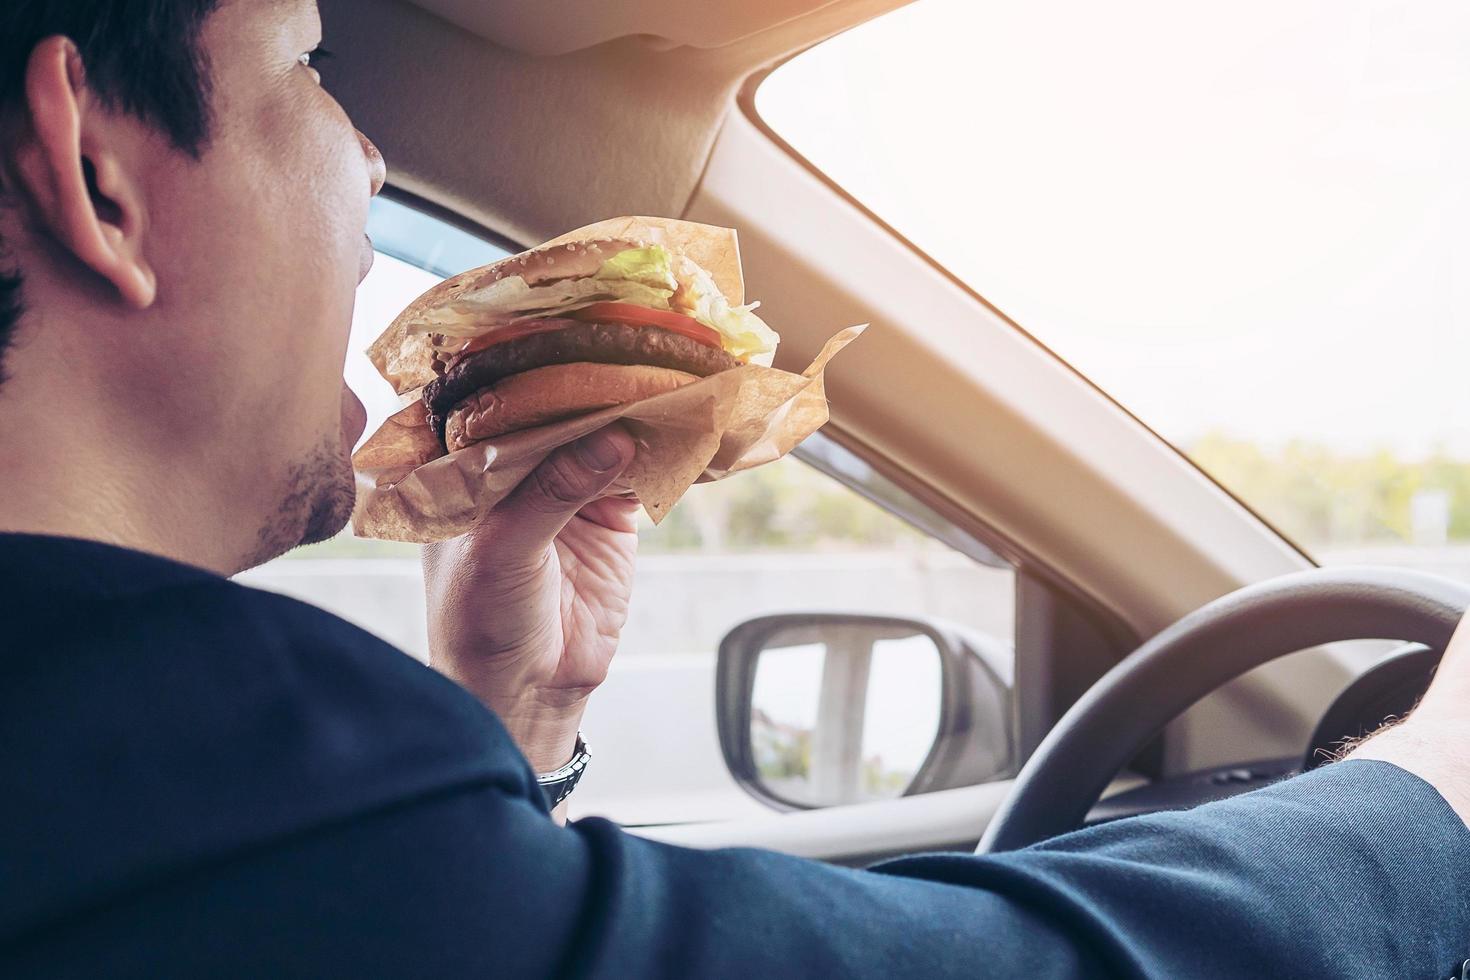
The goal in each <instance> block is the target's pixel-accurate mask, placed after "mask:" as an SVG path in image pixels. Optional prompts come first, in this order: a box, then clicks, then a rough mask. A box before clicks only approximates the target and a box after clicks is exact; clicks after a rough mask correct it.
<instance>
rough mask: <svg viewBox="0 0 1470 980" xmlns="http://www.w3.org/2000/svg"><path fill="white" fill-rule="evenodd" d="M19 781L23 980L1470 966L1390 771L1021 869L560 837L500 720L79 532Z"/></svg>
mask: <svg viewBox="0 0 1470 980" xmlns="http://www.w3.org/2000/svg"><path fill="white" fill-rule="evenodd" d="M651 723H656V720H654V721H653V722H651ZM0 787H3V789H0V976H5V977H28V976H68V977H72V976H74V977H96V976H129V977H134V976H135V977H165V976H211V977H234V976H239V977H267V976H269V977H286V976H300V977H325V976H352V977H377V976H385V977H388V976H391V977H399V976H405V977H406V976H414V977H461V976H466V977H469V976H474V977H482V976H495V977H507V978H520V977H553V976H567V977H594V976H595V977H638V978H657V977H678V978H686V977H705V976H709V977H724V976H730V977H741V978H745V980H750V978H759V980H770V978H776V977H796V976H818V977H837V976H843V977H898V976H922V977H949V976H955V977H961V976H962V977H989V976H997V977H1012V976H1015V977H1048V978H1060V977H1072V976H1078V977H1081V976H1086V977H1103V976H1149V977H1170V978H1181V977H1217V976H1218V977H1266V976H1280V977H1304V978H1305V977H1394V978H1399V977H1403V978H1408V977H1448V976H1450V975H1451V973H1452V972H1454V970H1455V969H1456V967H1457V965H1458V964H1459V962H1460V961H1461V960H1462V959H1463V958H1464V957H1466V956H1470V904H1467V897H1470V834H1467V832H1466V829H1465V826H1464V825H1463V824H1462V823H1461V821H1460V820H1459V819H1458V818H1457V817H1456V815H1455V814H1454V812H1453V811H1452V810H1451V809H1450V808H1449V806H1448V805H1447V804H1446V803H1445V802H1444V801H1443V799H1441V798H1440V796H1439V795H1438V794H1437V793H1436V792H1435V791H1434V790H1433V789H1432V788H1431V787H1430V786H1428V785H1427V784H1425V783H1424V782H1422V781H1420V780H1419V779H1417V778H1415V777H1413V776H1410V775H1409V774H1407V773H1405V772H1403V771H1402V770H1400V769H1398V768H1396V767H1393V766H1390V765H1386V764H1382V763H1367V762H1359V763H1345V764H1339V765H1335V766H1330V767H1328V768H1326V769H1324V770H1320V771H1318V772H1317V773H1314V774H1312V775H1309V776H1305V777H1302V778H1298V779H1294V780H1291V781H1289V782H1287V783H1283V784H1281V785H1278V786H1275V787H1272V788H1270V789H1266V790H1263V791H1260V792H1256V793H1252V794H1250V795H1248V796H1243V797H1237V798H1236V799H1233V800H1230V801H1227V802H1223V803H1216V804H1212V805H1210V806H1206V807H1201V808H1199V809H1197V810H1195V811H1193V812H1191V813H1188V814H1173V815H1160V816H1154V817H1147V818H1142V819H1136V820H1129V821H1123V822H1119V823H1116V824H1112V825H1108V826H1105V827H1101V828H1098V829H1094V830H1089V831H1084V832H1082V833H1077V834H1073V835H1070V836H1068V837H1063V838H1060V839H1058V840H1055V841H1052V842H1050V843H1048V844H1045V845H1043V846H1040V847H1035V848H1031V849H1029V850H1026V851H1021V852H1018V853H1014V854H1008V855H1005V856H1001V857H993V858H975V857H971V856H965V855H936V856H928V857H918V858H911V859H906V860H902V861H897V862H891V863H888V864H886V865H883V866H881V867H880V868H878V869H876V870H873V871H852V870H846V869H842V868H834V867H828V866H825V865H821V864H816V863H812V862H808V861H803V860H798V859H794V858H789V857H784V856H781V855H777V854H770V853H764V852H760V851H753V850H728V851H713V852H701V851H691V850H684V849H680V848H676V847H669V846H666V845H661V844H656V843H651V842H648V841H644V840H641V839H639V838H637V837H632V836H629V835H627V834H624V833H622V832H621V831H620V830H618V828H617V827H615V826H614V825H612V824H610V823H607V822H605V821H602V820H584V821H581V822H579V823H577V824H574V825H572V826H570V827H567V828H559V827H556V826H555V825H554V824H553V823H552V822H551V821H550V819H549V818H548V817H547V815H546V814H545V812H544V810H543V808H542V805H541V803H540V801H539V796H538V792H537V789H536V786H535V783H534V781H533V777H532V774H531V773H530V771H529V770H528V769H527V766H526V763H525V761H524V759H522V757H521V755H520V753H519V752H518V751H517V750H516V748H515V745H514V744H513V742H512V741H511V739H510V738H509V737H508V736H507V734H506V732H505V731H504V729H503V728H502V727H501V725H500V724H499V722H498V721H497V720H496V718H495V717H494V716H493V715H492V714H490V713H489V712H487V711H485V710H484V709H483V708H482V707H481V706H480V705H479V703H478V702H477V701H476V700H475V699H474V698H472V697H471V696H469V695H468V694H466V693H465V692H464V691H462V690H460V689H459V688H458V687H456V686H455V685H454V684H452V683H450V682H449V681H447V680H445V679H444V678H443V677H441V676H439V675H438V674H436V673H434V672H433V671H431V670H429V669H428V668H426V667H424V666H422V665H421V664H419V663H418V662H417V661H415V660H413V659H412V658H410V657H408V656H406V655H405V654H403V653H401V652H399V651H397V650H394V649H393V648H391V647H389V646H387V645H385V644H383V643H382V642H380V641H378V640H376V639H374V638H373V637H371V636H369V635H367V634H365V633H363V632H362V631H360V630H358V629H356V628H355V627H353V626H350V625H349V624H347V623H344V622H342V621H341V620H339V619H336V618H334V617H332V616H330V615H328V614H326V613H324V612H321V611H320V610H317V609H314V608H312V607H310V606H307V605H303V604H301V603H298V602H295V601H292V600H290V599H285V598H281V597H279V596H274V595H270V594H266V593H262V592H258V591H254V590H251V589H247V588H244V587H242V586H239V585H235V584H233V583H231V582H228V581H226V580H224V579H221V578H219V577H217V576H214V575H211V574H209V573H206V572H203V571H199V570H197V569H193V568H189V567H186V566H182V565H178V564H174V563H171V562H167V561H163V560H160V559H157V558H152V557H148V556H145V555H141V554H136V553H133V552H128V551H124V550H120V549H116V548H110V547H107V546H103V545H99V544H93V543H88V542H80V541H66V540H60V539H51V538H39V537H27V536H19V535H9V536H0ZM977 830H978V828H977Z"/></svg>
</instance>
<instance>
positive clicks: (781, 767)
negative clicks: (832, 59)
mask: <svg viewBox="0 0 1470 980" xmlns="http://www.w3.org/2000/svg"><path fill="white" fill-rule="evenodd" d="M767 642H768V643H769V644H770V645H769V646H767V647H766V648H765V649H764V650H763V651H762V652H761V657H760V660H759V661H758V663H757V664H756V673H755V688H754V692H753V695H752V698H751V706H750V711H751V715H750V737H751V748H752V751H753V753H754V756H755V766H756V771H757V772H758V773H759V774H760V777H761V780H762V782H764V783H765V784H766V785H767V786H768V787H770V789H771V791H772V792H774V793H776V794H777V795H779V796H781V797H783V798H784V799H788V800H790V801H791V802H793V803H797V804H799V805H802V806H835V805H837V804H841V803H862V802H866V801H868V800H884V799H892V798H894V797H897V796H902V795H903V794H904V791H905V790H907V789H908V787H909V785H910V784H911V783H912V782H913V779H914V776H915V774H917V773H918V771H919V769H920V767H922V766H923V764H924V760H925V758H926V757H927V756H928V755H929V750H930V749H931V748H932V747H933V745H934V739H935V736H936V735H937V734H938V732H939V706H940V697H941V694H942V693H943V686H942V681H941V679H940V662H939V656H940V654H939V648H938V647H937V646H935V644H934V641H933V639H931V638H930V637H928V636H926V635H924V634H923V633H917V632H914V631H912V630H909V629H890V630H882V631H880V630H877V629H873V628H869V627H863V626H857V625H854V624H847V625H837V624H833V625H832V626H829V627H827V628H815V629H814V628H812V627H809V626H807V627H803V626H795V625H793V626H791V627H789V628H787V629H786V630H784V631H780V632H777V633H776V634H774V635H772V636H771V637H769V638H768V640H767Z"/></svg>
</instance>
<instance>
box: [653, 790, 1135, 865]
mask: <svg viewBox="0 0 1470 980" xmlns="http://www.w3.org/2000/svg"><path fill="white" fill-rule="evenodd" d="M1013 783H1014V781H1013V780H1009V779H1002V780H997V781H996V782H993V783H983V784H982V785H979V786H966V787H963V788H962V789H946V790H940V791H939V792H937V793H925V794H924V795H922V796H905V797H902V798H900V799H897V800H883V801H880V802H877V803H864V804H862V805H860V806H842V807H831V808H828V809H826V810H803V811H800V812H796V813H772V814H771V815H770V816H763V817H753V818H750V819H746V820H728V821H722V822H719V823H702V824H682V825H677V826H668V827H640V828H634V829H633V830H632V832H633V833H635V834H638V835H639V836H640V837H646V838H648V839H649V840H658V841H663V842H664V843H666V844H678V845H680V846H683V847H698V848H705V849H709V848H716V847H763V848H766V849H767V850H773V851H780V852H782V853H783V854H791V855H795V856H796V857H804V858H812V859H814V860H819V861H849V862H857V863H866V862H868V861H873V860H878V859H880V858H883V857H887V856H889V855H896V854H919V853H923V852H925V851H941V850H964V851H970V850H974V848H975V845H976V843H978V842H979V840H980V835H981V834H983V833H984V832H985V828H986V826H988V825H989V823H990V821H991V818H993V817H994V816H995V813H996V811H997V810H999V809H1000V805H1001V803H1002V802H1004V800H1005V798H1006V796H1008V795H1009V794H1010V791H1011V786H1012V785H1013ZM1142 783H1143V780H1141V779H1139V778H1137V777H1135V776H1126V777H1123V778H1121V779H1116V780H1114V781H1113V783H1112V784H1111V785H1110V786H1109V787H1108V789H1107V792H1106V793H1105V794H1104V796H1112V795H1113V794H1114V793H1121V792H1123V791H1125V790H1129V789H1133V788H1134V787H1135V786H1139V785H1142Z"/></svg>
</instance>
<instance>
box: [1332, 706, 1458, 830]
mask: <svg viewBox="0 0 1470 980" xmlns="http://www.w3.org/2000/svg"><path fill="white" fill-rule="evenodd" d="M1466 744H1470V725H1465V724H1461V723H1459V722H1458V721H1457V722H1455V723H1454V724H1446V723H1444V722H1441V721H1438V720H1433V721H1430V720H1425V719H1414V718H1411V719H1410V720H1408V721H1405V722H1403V723H1401V724H1397V725H1392V726H1390V727H1387V728H1384V729H1380V730H1379V731H1378V732H1377V733H1375V734H1373V735H1370V736H1369V737H1368V738H1365V739H1364V740H1363V741H1361V742H1359V743H1358V744H1357V745H1356V746H1354V747H1353V749H1352V750H1351V751H1350V752H1348V753H1347V754H1346V755H1345V756H1344V757H1343V761H1348V760H1352V759H1364V760H1376V761H1378V762H1389V763H1392V764H1393V765H1396V766H1398V767H1399V768H1400V769H1403V770H1405V771H1406V772H1409V773H1412V774H1414V775H1415V776H1418V777H1419V778H1420V779H1422V780H1424V781H1425V782H1427V783H1429V784H1430V785H1431V786H1433V787H1434V788H1435V789H1436V790H1438V791H1439V795H1440V796H1442V797H1444V799H1445V802H1447V803H1449V805H1450V806H1451V807H1452V808H1454V810H1455V812H1456V813H1458V814H1459V815H1460V818H1461V819H1462V820H1464V821H1465V823H1466V824H1467V825H1470V764H1467V762H1466V761H1465V760H1464V759H1463V758H1462V757H1461V753H1460V752H1459V751H1457V750H1458V748H1459V746H1462V745H1466Z"/></svg>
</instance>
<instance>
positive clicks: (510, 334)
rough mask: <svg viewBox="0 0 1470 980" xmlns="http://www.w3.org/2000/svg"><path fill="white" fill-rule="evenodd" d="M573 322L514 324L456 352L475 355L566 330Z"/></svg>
mask: <svg viewBox="0 0 1470 980" xmlns="http://www.w3.org/2000/svg"><path fill="white" fill-rule="evenodd" d="M574 325H575V324H574V323H573V321H571V320H568V319H566V318H565V317H543V318H542V319H539V320H522V321H521V322H520V323H512V324H509V325H508V326H504V327H500V328H499V329H496V330H492V331H491V332H490V333H487V334H481V335H480V336H478V337H475V338H473V339H472V340H470V341H468V342H466V344H465V345H464V346H463V347H461V348H460V349H459V350H458V351H456V352H455V354H456V355H463V354H473V353H475V352H476V351H482V350H484V349H485V348H487V347H494V346H495V345H496V344H503V343H505V342H506V341H507V340H519V339H520V338H522V337H530V336H533V335H535V334H538V333H551V332H552V331H553V330H565V329H566V328H567V327H570V326H574Z"/></svg>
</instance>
